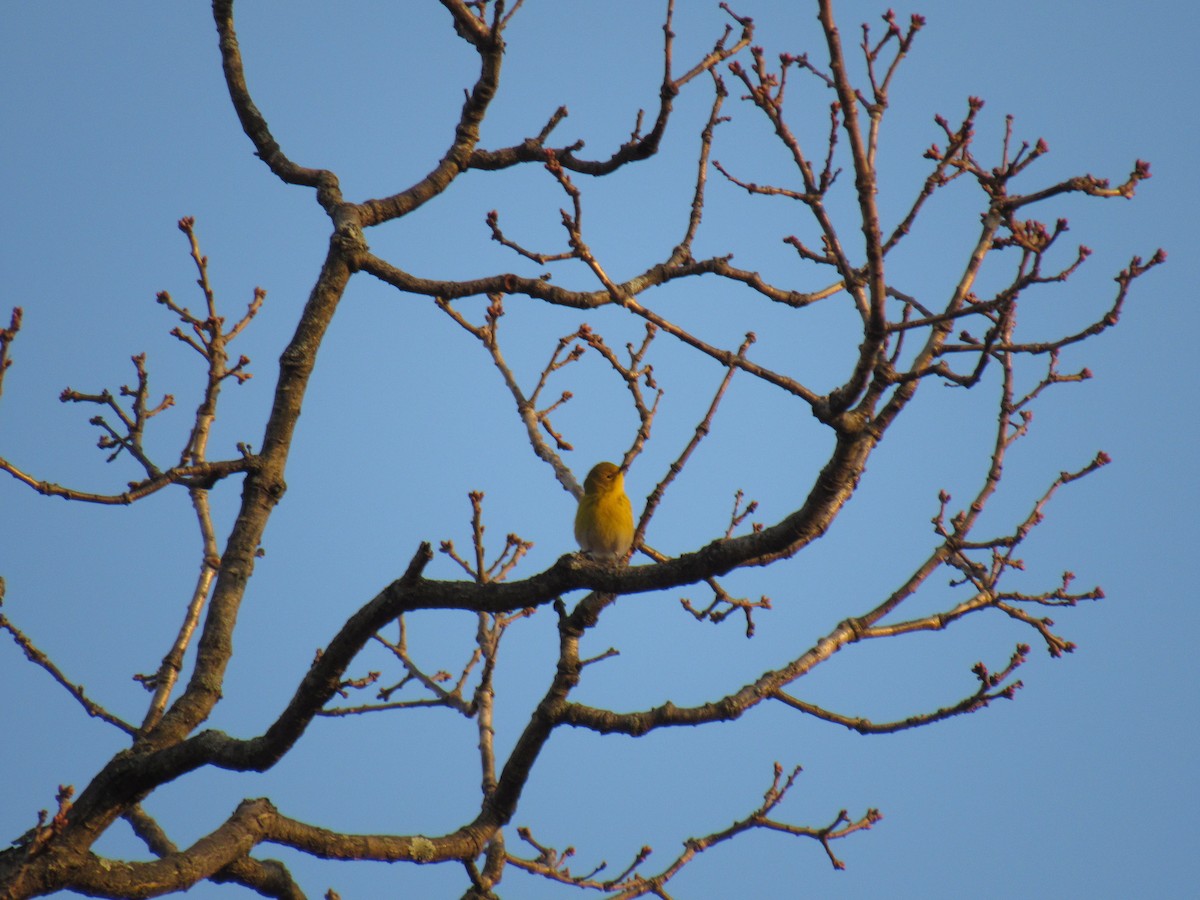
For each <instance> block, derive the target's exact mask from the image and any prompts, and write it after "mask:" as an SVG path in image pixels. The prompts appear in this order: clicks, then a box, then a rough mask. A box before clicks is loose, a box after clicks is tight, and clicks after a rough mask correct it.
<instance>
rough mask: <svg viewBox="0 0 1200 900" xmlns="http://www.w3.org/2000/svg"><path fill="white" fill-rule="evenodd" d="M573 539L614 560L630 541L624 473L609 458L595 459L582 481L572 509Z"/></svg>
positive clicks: (592, 554)
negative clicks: (580, 496) (578, 495)
mask: <svg viewBox="0 0 1200 900" xmlns="http://www.w3.org/2000/svg"><path fill="white" fill-rule="evenodd" d="M575 540H577V541H579V546H580V547H581V548H583V552H584V553H586V554H587V555H588V556H590V557H592V558H593V559H596V560H599V561H601V562H617V561H619V560H621V559H622V558H624V556H625V554H626V553H628V552H629V548H630V546H632V544H633V507H632V506H631V505H630V504H629V497H628V496H626V494H625V473H624V472H622V471H621V470H620V468H618V467H617V466H615V465H613V464H612V463H610V462H602V463H596V465H595V466H593V467H592V471H590V472H588V476H587V478H586V479H585V480H584V482H583V497H582V499H580V501H579V510H578V512H576V513H575Z"/></svg>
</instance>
